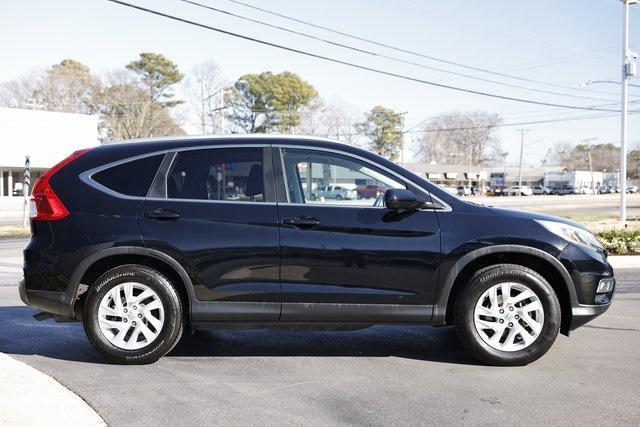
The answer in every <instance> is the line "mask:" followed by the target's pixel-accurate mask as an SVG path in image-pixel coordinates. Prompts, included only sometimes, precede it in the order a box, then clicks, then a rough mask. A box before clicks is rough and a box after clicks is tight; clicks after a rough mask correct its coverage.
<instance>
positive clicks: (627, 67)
mask: <svg viewBox="0 0 640 427" xmlns="http://www.w3.org/2000/svg"><path fill="white" fill-rule="evenodd" d="M636 3H638V0H622V5H623V6H622V9H623V13H622V76H621V77H622V81H621V83H622V99H621V104H622V105H621V108H620V114H621V116H620V127H621V129H620V133H621V135H620V224H621V225H623V226H624V225H626V223H627V101H628V98H629V95H628V91H629V82H628V79H629V77H631V76H635V75H636V74H637V73H636V67H635V65H636V64H635V63H634V62H632V61H631V52H630V51H629V5H631V4H636Z"/></svg>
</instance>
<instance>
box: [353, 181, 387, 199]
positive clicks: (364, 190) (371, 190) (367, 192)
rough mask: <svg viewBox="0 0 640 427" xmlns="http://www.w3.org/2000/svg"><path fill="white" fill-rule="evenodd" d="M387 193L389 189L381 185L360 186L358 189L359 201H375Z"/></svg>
mask: <svg viewBox="0 0 640 427" xmlns="http://www.w3.org/2000/svg"><path fill="white" fill-rule="evenodd" d="M386 191H387V187H385V186H384V185H379V184H368V185H360V186H358V188H356V193H357V194H358V198H359V199H374V198H376V197H378V196H379V195H380V194H384V193H385V192H386Z"/></svg>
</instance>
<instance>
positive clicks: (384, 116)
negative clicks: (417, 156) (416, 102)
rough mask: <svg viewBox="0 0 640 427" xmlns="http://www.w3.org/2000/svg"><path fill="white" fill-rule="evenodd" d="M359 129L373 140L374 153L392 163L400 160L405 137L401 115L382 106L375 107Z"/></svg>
mask: <svg viewBox="0 0 640 427" xmlns="http://www.w3.org/2000/svg"><path fill="white" fill-rule="evenodd" d="M359 128H360V130H361V131H362V133H364V134H365V135H366V136H367V137H369V139H370V140H371V148H372V149H373V151H375V152H376V153H378V154H379V155H381V156H383V157H386V158H388V159H389V160H392V161H395V160H397V159H398V156H399V154H400V150H401V149H402V143H403V136H404V135H403V134H402V116H401V115H400V114H398V113H396V112H395V111H393V110H392V109H390V108H385V107H383V106H381V105H378V106H375V107H373V108H372V109H371V111H370V112H369V113H368V114H367V116H366V118H365V121H364V122H362V123H360V125H359Z"/></svg>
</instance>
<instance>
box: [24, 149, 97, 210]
mask: <svg viewBox="0 0 640 427" xmlns="http://www.w3.org/2000/svg"><path fill="white" fill-rule="evenodd" d="M89 150H90V148H87V149H84V150H78V151H74V152H73V154H71V155H70V156H69V157H67V158H66V159H64V160H63V161H61V162H60V163H58V164H57V165H55V166H54V167H52V168H51V169H49V170H48V171H46V172H45V173H44V174H42V176H40V178H38V180H37V181H36V183H35V184H34V185H33V190H32V191H31V203H30V205H29V216H30V217H31V219H33V220H36V221H55V220H58V219H62V218H64V217H66V216H68V215H69V211H68V210H67V208H66V207H65V206H64V205H63V204H62V202H61V201H60V199H59V198H58V195H57V194H56V193H55V191H53V188H51V184H50V183H49V180H50V179H51V177H52V176H53V175H54V174H55V173H56V172H58V171H59V170H60V169H62V168H63V167H65V166H66V165H68V164H69V163H71V162H72V161H74V160H75V159H77V158H78V157H80V156H82V155H83V154H84V153H86V152H87V151H89Z"/></svg>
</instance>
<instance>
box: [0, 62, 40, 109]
mask: <svg viewBox="0 0 640 427" xmlns="http://www.w3.org/2000/svg"><path fill="white" fill-rule="evenodd" d="M43 73H44V72H39V71H33V72H30V73H28V74H27V75H26V76H24V77H23V78H20V79H16V80H9V81H6V82H3V83H2V84H0V106H2V107H9V108H27V109H31V108H36V107H37V105H36V100H35V98H34V94H35V93H36V90H37V89H38V87H39V85H40V81H41V80H42V74H43Z"/></svg>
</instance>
